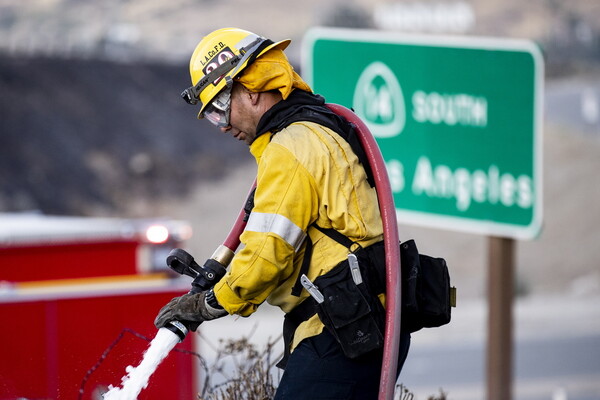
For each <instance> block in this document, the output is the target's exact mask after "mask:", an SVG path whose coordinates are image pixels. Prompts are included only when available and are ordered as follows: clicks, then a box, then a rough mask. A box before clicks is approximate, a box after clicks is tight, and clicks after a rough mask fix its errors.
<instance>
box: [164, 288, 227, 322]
mask: <svg viewBox="0 0 600 400" xmlns="http://www.w3.org/2000/svg"><path fill="white" fill-rule="evenodd" d="M225 315H227V311H225V309H224V308H223V307H221V306H220V305H219V303H218V302H217V299H216V298H215V297H214V293H213V292H212V290H210V291H205V292H200V293H194V294H192V293H187V294H184V295H183V296H179V297H175V298H174V299H172V300H171V301H170V302H169V303H167V305H165V306H164V307H163V308H161V310H160V311H159V312H158V315H157V316H156V319H155V320H154V326H156V327H157V328H158V329H160V328H162V327H164V326H165V325H166V324H167V323H169V322H170V321H175V320H177V321H180V322H182V323H184V324H185V325H186V326H187V327H188V328H189V329H190V330H191V331H196V329H198V326H199V325H200V324H201V323H202V322H204V321H210V320H211V319H216V318H220V317H223V316H225Z"/></svg>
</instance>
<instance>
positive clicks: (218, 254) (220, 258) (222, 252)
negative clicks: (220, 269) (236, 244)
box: [210, 245, 235, 267]
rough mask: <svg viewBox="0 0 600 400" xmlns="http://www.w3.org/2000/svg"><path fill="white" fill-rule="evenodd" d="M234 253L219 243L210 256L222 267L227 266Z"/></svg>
mask: <svg viewBox="0 0 600 400" xmlns="http://www.w3.org/2000/svg"><path fill="white" fill-rule="evenodd" d="M234 255H235V253H234V252H233V251H232V250H231V249H230V248H229V247H227V246H223V245H220V246H219V247H217V249H216V250H215V252H214V253H213V255H212V256H211V257H210V258H212V259H213V260H215V261H217V262H218V263H219V264H221V265H222V266H224V267H227V266H228V265H229V263H230V262H231V260H232V259H233V256H234Z"/></svg>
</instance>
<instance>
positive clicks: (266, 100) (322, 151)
mask: <svg viewBox="0 0 600 400" xmlns="http://www.w3.org/2000/svg"><path fill="white" fill-rule="evenodd" d="M289 43H290V40H283V41H279V42H272V41H271V40H268V39H266V38H264V37H262V36H259V35H256V34H254V33H252V32H248V31H245V30H242V29H237V28H225V29H219V30H217V31H214V32H212V33H210V34H209V35H207V36H206V37H204V38H203V39H202V40H201V41H200V43H199V44H198V46H197V47H196V49H195V51H194V53H193V55H192V57H191V60H190V74H191V80H192V86H191V87H190V88H188V89H186V90H185V91H184V92H183V93H182V97H183V98H184V99H185V100H186V101H187V102H188V103H190V104H198V105H199V106H200V110H199V113H198V118H199V119H203V118H205V119H207V120H209V121H210V122H211V123H212V124H214V125H215V126H216V127H218V129H220V130H221V131H222V132H224V133H228V134H231V135H232V136H233V137H234V138H236V139H238V140H241V141H244V142H246V144H248V145H249V147H250V152H251V154H252V155H253V156H254V157H255V158H256V162H257V165H258V170H257V186H256V190H255V193H254V199H253V208H252V211H251V213H250V215H249V220H248V223H247V225H246V227H245V230H244V232H243V233H242V235H241V237H240V239H241V242H242V243H243V247H242V249H241V250H239V251H238V253H237V254H236V255H235V256H234V258H233V260H232V262H231V264H230V267H229V269H228V271H227V273H226V274H225V276H224V277H223V278H222V279H221V280H220V281H219V282H218V283H217V284H216V285H215V286H214V287H213V289H211V290H208V291H205V292H202V293H198V294H186V295H183V296H181V297H178V298H175V299H173V300H172V301H171V302H170V303H168V304H167V305H166V306H165V307H163V308H162V309H161V311H160V312H159V314H158V316H157V318H156V320H155V325H156V326H157V328H161V327H163V326H165V324H167V323H168V322H169V321H172V320H179V321H186V322H187V323H188V324H191V325H192V329H193V330H194V329H195V328H197V326H198V324H199V323H201V322H204V321H209V320H212V319H215V318H220V317H223V316H225V315H227V314H237V315H241V316H244V317H247V316H249V315H251V314H252V313H253V312H255V311H256V310H257V308H258V307H259V306H260V305H261V304H262V303H263V302H264V301H267V302H268V303H270V304H271V305H274V306H277V307H280V308H281V309H282V310H283V311H284V312H285V313H286V318H285V322H284V340H285V347H286V348H285V356H284V359H283V360H282V361H281V362H280V364H279V366H281V367H284V368H285V372H284V374H283V376H282V379H281V382H280V383H279V386H278V389H277V393H276V396H275V398H276V399H310V398H328V399H342V398H343V399H350V398H351V399H363V400H364V399H374V398H377V394H378V389H379V378H380V369H381V362H382V346H381V345H382V336H381V329H382V327H381V324H382V313H381V312H379V313H375V312H372V313H368V317H366V318H367V319H368V322H364V325H361V326H360V327H359V328H357V329H353V330H352V335H354V336H353V337H352V338H348V337H346V336H347V335H348V333H347V332H343V331H339V332H338V331H336V330H335V328H333V325H344V323H345V322H344V319H348V322H350V321H351V320H352V319H354V317H358V316H360V315H362V314H360V315H358V314H357V312H358V311H356V312H355V311H352V307H353V305H352V304H346V303H345V302H346V299H347V298H349V297H352V296H354V294H352V293H350V294H349V295H346V294H345V293H342V292H340V293H342V294H341V295H340V296H335V293H336V292H333V293H334V295H333V296H329V295H328V296H323V293H321V292H320V289H323V290H324V285H326V283H323V284H320V285H318V284H316V283H317V282H320V281H319V279H323V282H325V279H330V278H328V276H329V275H331V273H332V271H334V270H335V268H336V267H340V266H343V265H348V262H349V261H348V260H350V255H349V254H354V253H356V254H358V255H359V257H358V259H357V260H359V262H360V263H361V270H360V271H362V275H361V272H359V275H358V278H360V281H361V282H358V283H362V279H363V278H364V279H365V280H366V281H370V282H371V285H370V289H369V292H370V293H371V295H372V296H371V297H372V298H374V299H375V303H376V305H375V306H374V304H373V303H372V302H371V303H369V304H370V307H366V308H365V309H369V310H373V311H376V309H379V308H381V309H383V306H382V303H383V302H384V295H383V293H384V292H385V287H382V284H381V280H382V278H381V276H379V278H378V275H377V274H376V273H375V272H373V271H370V270H368V268H370V269H373V267H372V266H371V265H370V264H371V263H370V261H369V258H368V257H367V258H365V254H367V253H368V250H369V249H374V248H376V246H377V245H381V243H382V238H383V233H382V221H381V215H380V213H379V208H378V202H377V194H376V192H375V189H374V187H373V186H372V185H371V184H370V179H369V173H370V171H369V170H368V168H365V165H366V159H365V156H364V152H362V150H361V149H360V146H359V145H358V146H357V143H356V136H355V134H354V132H353V130H352V129H353V128H352V126H351V125H350V124H348V123H347V121H345V120H344V119H342V118H341V117H339V116H337V115H336V114H334V113H332V112H331V111H329V109H328V108H327V107H325V105H324V104H325V100H324V99H323V97H321V96H319V95H316V94H314V93H313V92H312V90H311V88H310V87H309V86H308V85H307V84H306V83H305V82H304V81H303V80H302V78H301V77H300V76H299V75H298V74H297V73H296V72H295V71H294V68H293V67H292V65H291V64H290V62H289V61H288V59H287V57H286V55H285V54H284V49H285V48H286V47H287V46H288V45H289ZM343 58H344V57H343V55H340V67H343ZM340 238H342V239H340ZM380 247H382V246H380ZM357 250H359V251H357ZM373 257H375V256H373ZM373 257H371V258H373ZM375 258H376V257H375ZM353 260H354V259H353ZM353 260H351V261H353ZM340 268H341V267H340ZM328 273H329V274H328ZM338 275H339V274H338ZM302 276H304V278H305V279H304V280H303V281H301V277H302ZM355 278H356V276H355ZM348 279H349V278H348ZM346 280H347V279H346ZM375 281H379V286H377V285H376V284H373V282H375ZM355 282H356V281H355ZM383 282H385V280H384V279H383ZM344 285H346V283H344ZM352 285H353V284H352V283H350V284H349V285H346V286H348V287H353V286H352ZM334 286H335V285H334ZM338 286H339V284H338ZM357 286H360V285H358V284H357ZM363 286H364V285H363ZM363 286H360V287H363ZM374 287H376V289H374ZM329 290H334V289H329ZM335 290H337V289H335ZM350 290H354V289H352V288H351V289H350ZM363 294H364V293H363ZM319 296H321V298H320V297H319ZM357 296H358V295H357ZM333 297H335V298H336V299H337V300H336V301H333V305H332V308H331V311H329V310H326V311H322V310H321V309H320V307H321V306H322V305H323V306H324V305H325V304H327V301H328V300H327V301H325V302H322V300H323V299H324V298H327V299H330V298H333ZM359 297H360V296H359ZM363 298H364V296H362V297H360V299H361V301H362V299H363ZM319 300H321V302H320V301H319ZM336 309H337V311H336ZM338 311H342V314H343V313H344V312H346V315H345V316H339V315H335V314H336V313H338ZM338 314H339V313H338ZM348 314H350V315H348ZM371 314H373V315H371ZM329 317H331V319H333V320H341V321H342V323H341V324H339V323H337V324H336V323H333V324H332V323H331V319H330V318H329ZM359 319H360V320H364V321H367V320H366V319H364V318H362V319H361V318H359ZM323 320H326V321H325V322H328V323H329V324H328V327H327V329H326V328H325V327H324V323H323V322H324V321H323ZM327 320H329V321H327ZM373 321H376V322H377V324H376V325H378V327H374V326H373V323H372V322H373ZM330 326H331V327H332V329H329V328H330ZM367 326H368V328H367ZM369 329H374V330H373V334H372V335H371V333H370V331H369ZM377 329H379V333H377V332H376V330H377ZM342 330H343V328H342ZM357 332H358V333H357ZM357 334H358V336H359V337H356V335H357ZM358 339H360V340H358ZM357 340H358V341H357ZM409 342H410V336H409V335H408V334H402V336H401V346H400V356H399V363H398V365H399V367H398V373H399V371H400V369H401V367H402V364H403V362H404V360H405V358H406V355H407V352H408V347H409ZM357 343H358V346H356V344H357ZM351 346H354V347H353V348H352V349H349V348H350V347H351ZM361 350H362V351H361ZM353 351H354V353H353ZM349 353H350V356H349V355H348V354H349ZM362 353H364V354H362Z"/></svg>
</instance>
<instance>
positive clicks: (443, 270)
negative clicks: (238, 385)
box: [278, 240, 456, 368]
mask: <svg viewBox="0 0 600 400" xmlns="http://www.w3.org/2000/svg"><path fill="white" fill-rule="evenodd" d="M355 247H358V250H356V251H353V252H350V253H349V254H348V258H347V259H345V260H344V261H342V262H340V263H339V264H337V265H336V266H335V267H334V268H333V269H332V270H331V271H329V272H327V273H326V274H324V275H321V276H319V277H317V278H316V279H315V280H314V282H310V281H309V280H308V278H306V276H302V277H300V280H301V283H302V286H303V287H304V288H305V289H306V290H307V291H308V292H309V293H310V294H311V297H308V298H306V299H305V300H304V301H303V302H302V303H300V304H299V305H298V306H296V307H295V308H294V309H293V310H292V311H291V312H289V313H287V314H286V316H285V320H284V328H283V339H284V344H285V350H286V352H285V354H286V355H285V356H284V359H283V360H282V361H281V362H280V363H279V364H278V366H280V367H282V368H283V366H284V365H285V363H286V362H287V357H288V356H289V347H290V344H291V342H292V339H293V336H294V332H295V330H296V328H297V327H298V326H299V325H300V324H301V323H302V322H304V321H307V320H308V319H310V318H311V317H312V316H313V315H315V314H318V315H319V318H320V319H321V321H322V322H323V324H324V325H325V327H326V328H327V329H328V330H329V331H330V332H331V333H332V335H333V336H334V337H335V338H336V340H337V341H338V342H339V344H340V346H341V347H342V349H343V351H344V354H345V355H346V356H347V357H349V358H356V357H359V356H361V355H363V354H366V353H368V352H370V351H373V350H375V349H378V348H381V347H382V346H383V332H384V331H385V310H384V308H383V306H382V304H381V302H380V300H379V297H378V294H381V293H384V292H385V282H386V280H385V276H386V268H385V251H384V244H383V242H378V243H375V244H373V245H371V246H369V247H365V248H361V247H360V246H355ZM400 256H401V265H402V274H401V278H402V322H401V326H402V330H403V331H405V332H415V331H418V330H419V329H421V328H423V327H438V326H441V325H445V324H447V323H448V322H450V307H451V306H455V304H454V303H455V301H456V300H455V289H454V288H451V287H450V276H449V273H448V267H447V265H446V261H445V260H444V259H442V258H434V257H430V256H426V255H421V254H419V252H418V250H417V246H416V244H415V242H414V240H409V241H407V242H403V243H401V244H400ZM282 365H283V366H282Z"/></svg>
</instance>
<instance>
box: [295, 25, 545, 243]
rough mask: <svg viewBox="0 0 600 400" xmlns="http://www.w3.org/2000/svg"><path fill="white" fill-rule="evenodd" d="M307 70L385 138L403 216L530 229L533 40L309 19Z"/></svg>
mask: <svg viewBox="0 0 600 400" xmlns="http://www.w3.org/2000/svg"><path fill="white" fill-rule="evenodd" d="M302 51H303V55H302V74H303V76H304V78H305V79H306V80H307V82H308V83H309V84H310V85H311V86H312V88H313V89H314V91H315V92H316V93H319V94H322V95H323V96H325V98H326V99H327V102H329V103H337V104H341V105H344V106H346V107H350V108H352V109H354V111H355V112H356V113H357V115H358V116H359V117H360V118H361V119H362V120H363V121H364V122H365V123H366V124H367V126H368V127H369V129H370V130H371V133H372V134H373V135H374V136H375V138H376V139H377V143H378V144H379V147H380V149H381V152H382V154H383V157H384V159H385V162H386V166H387V169H388V174H389V176H390V181H391V184H392V191H393V193H394V200H395V203H396V209H397V212H398V218H399V222H400V223H412V224H417V225H423V226H430V227H437V228H443V229H452V230H461V231H467V232H474V233H480V234H486V235H490V236H501V237H510V238H516V239H531V238H533V237H535V236H536V235H538V233H539V231H540V229H541V224H542V151H541V150H542V149H541V141H542V140H541V129H542V126H541V118H542V90H543V60H542V55H541V53H540V51H539V49H538V48H537V47H536V46H535V45H534V44H533V43H531V42H529V41H525V40H511V39H488V38H474V37H441V36H416V35H403V34H398V33H391V32H384V31H367V30H348V29H325V28H315V29H312V30H309V31H308V32H307V34H306V36H305V38H304V41H303V49H302Z"/></svg>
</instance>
